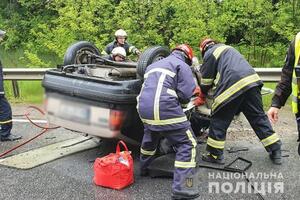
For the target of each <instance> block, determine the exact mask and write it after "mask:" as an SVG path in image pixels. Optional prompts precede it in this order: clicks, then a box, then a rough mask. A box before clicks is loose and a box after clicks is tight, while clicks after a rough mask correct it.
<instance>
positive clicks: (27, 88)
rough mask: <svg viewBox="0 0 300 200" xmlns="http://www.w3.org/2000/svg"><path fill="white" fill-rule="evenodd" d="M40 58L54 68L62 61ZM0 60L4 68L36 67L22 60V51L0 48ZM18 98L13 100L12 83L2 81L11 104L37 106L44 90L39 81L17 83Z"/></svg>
mask: <svg viewBox="0 0 300 200" xmlns="http://www.w3.org/2000/svg"><path fill="white" fill-rule="evenodd" d="M41 58H42V59H43V60H46V61H47V62H50V65H51V66H49V67H56V65H57V64H59V63H62V60H61V59H59V58H57V56H55V55H42V56H41ZM0 60H1V62H2V65H3V67H4V68H26V67H28V66H29V67H38V68H39V66H30V65H28V62H27V61H26V59H25V58H24V53H23V50H22V49H16V50H4V49H3V47H0ZM18 86H19V93H20V97H19V98H15V97H14V93H13V87H12V81H4V89H5V94H6V97H7V99H8V100H9V101H10V102H11V103H35V104H39V103H42V101H43V95H44V89H43V87H42V85H41V81H18Z"/></svg>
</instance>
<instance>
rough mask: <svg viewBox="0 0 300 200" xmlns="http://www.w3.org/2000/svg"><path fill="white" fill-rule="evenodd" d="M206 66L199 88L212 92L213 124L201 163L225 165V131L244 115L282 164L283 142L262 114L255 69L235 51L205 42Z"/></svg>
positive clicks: (207, 40)
mask: <svg viewBox="0 0 300 200" xmlns="http://www.w3.org/2000/svg"><path fill="white" fill-rule="evenodd" d="M199 47H200V51H201V53H202V57H203V65H202V66H201V68H200V73H201V75H202V78H201V83H200V88H201V91H202V92H203V93H204V94H207V92H208V90H210V89H212V91H213V93H214V94H213V100H214V101H213V104H212V111H211V115H212V117H211V122H210V123H211V124H210V129H209V135H208V140H207V147H206V149H207V151H208V154H207V155H204V156H203V157H202V160H204V161H207V162H213V163H217V164H224V163H225V162H224V156H223V150H224V146H225V137H226V131H227V129H228V127H229V125H230V123H231V121H232V120H233V117H234V115H235V114H237V113H239V112H242V113H243V114H244V115H245V116H246V118H247V120H248V122H249V123H250V125H251V127H252V129H253V130H254V132H255V133H256V135H257V136H258V138H259V139H260V141H261V142H262V144H263V145H264V147H265V149H266V150H267V152H269V156H270V159H271V160H272V162H273V163H274V164H281V162H282V161H281V141H280V139H279V137H278V135H277V134H276V133H275V132H274V130H273V128H272V126H271V123H270V121H269V119H268V117H267V115H266V114H265V112H264V110H263V104H262V97H261V87H262V85H263V83H262V81H261V80H260V78H259V76H258V75H257V74H256V72H255V71H254V69H253V68H252V67H251V66H250V64H249V63H248V62H247V61H246V60H245V58H244V57H243V56H242V55H241V54H240V53H239V52H238V51H237V50H235V49H234V48H233V47H231V46H227V45H224V44H220V43H217V42H216V41H215V40H213V39H210V38H206V39H203V40H202V41H201V42H200V44H199Z"/></svg>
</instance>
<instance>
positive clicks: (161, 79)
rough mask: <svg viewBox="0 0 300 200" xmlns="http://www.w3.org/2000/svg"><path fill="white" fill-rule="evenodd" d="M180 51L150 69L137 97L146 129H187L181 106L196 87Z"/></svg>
mask: <svg viewBox="0 0 300 200" xmlns="http://www.w3.org/2000/svg"><path fill="white" fill-rule="evenodd" d="M184 59H185V58H184V56H183V54H182V52H180V51H177V50H175V51H173V52H172V53H171V55H169V56H168V57H166V58H164V59H162V60H159V61H157V62H155V63H153V64H151V65H149V66H148V67H147V70H146V73H145V75H144V79H145V80H144V83H143V86H142V89H141V92H140V94H139V96H138V97H137V102H138V104H137V110H138V113H139V115H140V118H141V119H142V121H143V123H144V125H145V126H146V128H149V129H150V130H152V131H167V130H175V129H183V128H188V127H189V126H190V122H189V121H188V120H187V117H186V115H185V114H184V112H183V109H182V107H181V104H187V103H189V101H190V98H191V97H192V95H193V91H194V90H195V88H196V84H195V81H194V79H193V75H192V71H191V69H190V67H189V65H187V64H186V63H185V62H184Z"/></svg>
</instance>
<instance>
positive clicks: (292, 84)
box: [272, 33, 300, 114]
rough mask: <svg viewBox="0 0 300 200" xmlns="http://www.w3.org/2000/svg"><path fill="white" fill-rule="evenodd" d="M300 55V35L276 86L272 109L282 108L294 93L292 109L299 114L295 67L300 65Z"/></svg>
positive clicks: (291, 48) (292, 46)
mask: <svg viewBox="0 0 300 200" xmlns="http://www.w3.org/2000/svg"><path fill="white" fill-rule="evenodd" d="M299 54H300V33H298V34H297V36H296V38H295V39H294V40H293V41H292V42H291V44H290V46H289V48H288V51H287V54H286V58H285V64H284V66H283V68H282V73H281V80H280V81H279V83H278V84H277V86H276V89H275V94H274V96H273V98H272V107H276V108H281V107H282V106H284V104H285V102H286V100H287V98H288V97H289V96H290V94H291V93H292V91H293V96H292V109H293V112H294V113H295V114H297V113H298V98H299V97H298V93H299V88H298V85H297V80H296V73H295V70H294V69H295V66H297V65H299Z"/></svg>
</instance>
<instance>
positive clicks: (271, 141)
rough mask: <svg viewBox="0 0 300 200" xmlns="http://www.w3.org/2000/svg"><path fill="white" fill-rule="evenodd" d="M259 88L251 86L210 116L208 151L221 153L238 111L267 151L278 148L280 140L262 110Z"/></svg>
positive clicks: (215, 153)
mask: <svg viewBox="0 0 300 200" xmlns="http://www.w3.org/2000/svg"><path fill="white" fill-rule="evenodd" d="M260 90H261V88H260V87H253V88H251V89H249V90H247V91H245V92H244V93H243V94H241V95H240V96H238V97H237V98H236V99H234V100H232V101H230V102H229V103H228V104H226V105H224V106H223V107H222V108H221V109H220V110H219V111H218V112H216V113H215V114H214V115H213V116H212V119H211V125H210V129H209V135H208V140H207V147H206V149H207V151H208V152H210V153H211V154H213V155H216V156H220V155H222V154H223V150H224V146H225V138H226V131H227V129H228V127H229V125H230V123H231V121H232V120H233V117H234V115H235V114H237V113H239V112H242V113H243V114H244V115H245V117H246V118H247V120H248V122H249V123H250V125H251V127H252V129H253V130H254V132H255V133H256V135H257V136H258V138H259V139H260V141H261V142H262V144H263V145H264V147H265V149H266V150H267V151H268V152H270V151H274V150H278V149H280V147H281V141H280V139H279V137H278V135H277V134H276V133H275V132H274V130H273V128H272V126H271V123H270V121H269V119H268V117H267V116H266V114H265V112H264V110H263V104H262V98H261V93H260V92H261V91H260Z"/></svg>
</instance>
